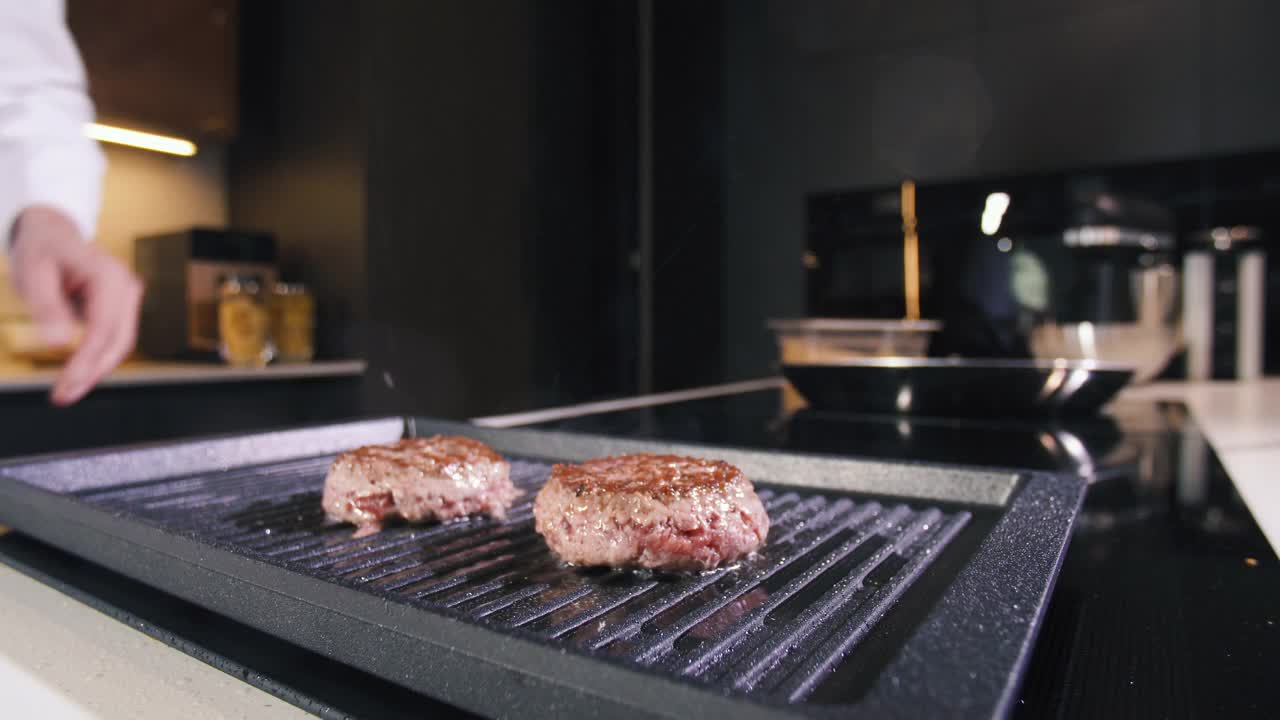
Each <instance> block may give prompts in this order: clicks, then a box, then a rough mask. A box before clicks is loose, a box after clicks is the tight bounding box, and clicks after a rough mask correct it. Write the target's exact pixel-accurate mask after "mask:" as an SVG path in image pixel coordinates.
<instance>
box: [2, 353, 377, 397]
mask: <svg viewBox="0 0 1280 720" xmlns="http://www.w3.org/2000/svg"><path fill="white" fill-rule="evenodd" d="M364 371H365V362H364V361H363V360H322V361H319V362H312V363H300V364H296V365H269V366H267V367H265V368H260V369H259V368H233V367H227V366H225V365H218V364H215V363H172V362H142V361H139V362H130V363H126V364H124V365H123V366H121V367H120V368H118V369H117V370H115V371H114V372H112V373H111V374H110V375H108V376H107V377H106V378H104V379H103V380H102V382H101V383H99V387H102V388H124V387H141V386H150V385H196V384H205V383H225V382H258V381H264V380H292V379H298V378H334V377H348V376H357V375H361V374H363V373H364ZM57 376H58V370H57V369H54V368H39V367H34V366H31V365H21V364H15V363H9V364H4V365H0V393H13V392H30V391H44V390H48V389H49V388H51V387H53V381H54V379H55V378H56V377H57Z"/></svg>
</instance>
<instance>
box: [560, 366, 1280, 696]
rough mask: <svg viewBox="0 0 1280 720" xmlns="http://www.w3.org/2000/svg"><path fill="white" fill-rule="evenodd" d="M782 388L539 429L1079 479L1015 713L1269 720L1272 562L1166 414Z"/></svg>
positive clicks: (1277, 570)
mask: <svg viewBox="0 0 1280 720" xmlns="http://www.w3.org/2000/svg"><path fill="white" fill-rule="evenodd" d="M780 402H781V398H780V394H779V392H778V391H773V390H771V391H763V392H756V393H749V394H743V395H736V396H729V397H722V398H715V399H710V400H699V401H693V402H687V403H680V404H674V405H666V406H661V407H655V408H646V409H641V410H631V411H625V412H617V413H608V414H603V415H595V416H589V417H580V418H574V419H570V420H562V421H558V422H553V423H545V424H542V425H539V426H538V427H543V428H554V429H559V430H573V431H581V432H593V433H608V434H617V435H634V436H641V437H656V438H667V439H675V440H683V441H691V442H700V443H712V444H728V445H747V446H752V447H765V448H776V449H786V450H798V451H804V452H815V453H830V454H840V455H852V456H865V457H876V458H892V459H903V460H912V461H923V462H937V463H957V464H965V465H979V466H991V467H1006V468H1024V469H1036V470H1045V471H1050V472H1060V473H1072V474H1079V475H1082V476H1085V477H1088V478H1089V480H1090V483H1091V484H1090V489H1089V492H1088V495H1087V497H1086V500H1085V505H1084V508H1083V511H1082V514H1081V517H1080V521H1079V524H1078V526H1077V528H1076V530H1075V533H1074V535H1073V538H1072V542H1071V546H1070V548H1069V550H1068V553H1067V557H1066V560H1065V562H1064V565H1063V569H1062V574H1061V576H1060V577H1059V580H1058V584H1057V587H1056V589H1055V591H1054V595H1053V597H1052V600H1051V603H1050V606H1049V611H1048V615H1047V616H1046V619H1045V623H1044V626H1043V628H1042V630H1041V634H1040V637H1039V640H1038V642H1037V645H1036V649H1035V653H1034V656H1033V660H1032V663H1031V666H1030V668H1029V670H1028V674H1027V677H1026V678H1025V680H1024V685H1023V692H1022V695H1021V698H1020V700H1019V703H1018V706H1017V708H1016V709H1015V711H1014V712H1015V715H1016V716H1018V717H1046V716H1048V717H1064V718H1066V717H1071V718H1074V717H1163V718H1183V717H1188V718H1190V717H1214V718H1216V717H1266V716H1274V713H1275V712H1276V708H1278V707H1280V684H1277V683H1275V682H1274V681H1273V679H1272V676H1273V675H1274V670H1273V668H1274V667H1275V662H1276V659H1277V658H1280V602H1277V600H1276V598H1278V597H1280V564H1278V563H1277V558H1276V554H1275V553H1274V552H1273V551H1272V549H1271V547H1270V546H1269V545H1268V543H1267V541H1266V538H1265V537H1264V536H1263V535H1262V533H1261V531H1260V530H1259V528H1258V526H1257V524H1256V523H1255V522H1254V519H1253V516H1252V515H1251V513H1250V512H1249V510H1248V508H1247V507H1246V506H1245V504H1244V502H1243V501H1242V500H1241V498H1240V496H1239V495H1238V494H1237V493H1236V491H1235V488H1234V486H1233V485H1232V483H1231V481H1230V479H1229V478H1228V477H1227V475H1226V473H1225V472H1224V470H1223V468H1222V466H1221V464H1220V463H1219V462H1218V460H1217V458H1216V456H1215V455H1214V453H1213V451H1212V449H1211V448H1210V447H1209V445H1208V443H1207V441H1206V440H1205V437H1204V435H1203V434H1202V433H1201V432H1200V431H1199V430H1198V429H1197V428H1196V426H1195V424H1194V422H1193V421H1192V420H1191V419H1190V418H1189V417H1188V415H1187V412H1186V410H1185V409H1184V408H1183V407H1182V406H1181V405H1177V404H1154V403H1146V402H1143V403H1133V402H1119V403H1116V404H1114V405H1113V406H1112V407H1111V408H1109V410H1108V412H1107V413H1106V414H1105V415H1103V416H1100V417H1095V418H1086V419H1072V420H1069V421H1066V422H1042V423H1035V422H1028V421H1025V420H1018V421H1010V422H1001V421H998V420H994V421H992V420H982V421H978V420H957V419H929V418H911V417H905V416H876V415H840V414H824V413H818V412H812V411H808V410H802V411H799V412H797V413H795V414H794V415H791V416H790V417H787V418H783V417H781V413H780Z"/></svg>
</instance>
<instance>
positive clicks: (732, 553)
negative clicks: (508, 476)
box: [533, 454, 769, 571]
mask: <svg viewBox="0 0 1280 720" xmlns="http://www.w3.org/2000/svg"><path fill="white" fill-rule="evenodd" d="M533 516H534V518H535V520H536V527H537V530H538V533H539V534H541V535H542V537H543V538H545V539H546V541H547V545H549V546H550V547H551V549H552V550H553V551H555V553H556V554H557V555H559V556H560V558H561V559H562V560H564V561H565V562H569V563H572V564H574V565H608V566H612V567H632V568H648V569H651V570H663V571H690V570H694V571H696V570H710V569H712V568H716V567H719V566H721V565H724V564H727V563H732V562H734V561H736V560H738V559H740V558H742V557H744V556H746V555H748V554H750V553H752V552H754V551H755V550H756V549H758V548H759V547H760V546H761V545H762V544H763V543H764V539H765V536H766V535H767V534H768V533H769V516H768V515H766V514H765V511H764V506H763V505H762V504H761V503H760V498H758V497H756V493H755V489H754V488H752V487H751V483H750V482H749V481H748V480H747V479H746V478H745V477H744V476H743V474H742V471H740V470H738V468H736V467H734V466H732V465H730V464H729V463H726V462H721V461H718V460H702V459H699V458H691V457H679V456H676V455H649V454H641V455H623V456H620V457H608V458H601V459H598V460H590V461H588V462H584V463H582V464H579V465H556V466H555V467H553V468H552V469H551V477H550V478H548V479H547V483H546V485H545V486H543V488H542V490H541V491H539V492H538V497H537V499H536V500H535V501H534V504H533Z"/></svg>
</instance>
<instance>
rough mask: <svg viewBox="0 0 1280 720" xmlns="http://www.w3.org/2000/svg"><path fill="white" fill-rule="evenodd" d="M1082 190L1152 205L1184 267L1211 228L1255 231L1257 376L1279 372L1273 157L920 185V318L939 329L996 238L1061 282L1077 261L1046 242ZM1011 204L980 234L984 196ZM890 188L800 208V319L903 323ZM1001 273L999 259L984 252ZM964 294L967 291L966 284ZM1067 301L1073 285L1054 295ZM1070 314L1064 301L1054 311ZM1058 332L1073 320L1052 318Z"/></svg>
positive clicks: (827, 196)
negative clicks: (1168, 221) (803, 261)
mask: <svg viewBox="0 0 1280 720" xmlns="http://www.w3.org/2000/svg"><path fill="white" fill-rule="evenodd" d="M1082 188H1087V189H1094V190H1098V191H1105V192H1108V193H1114V194H1115V195H1118V196H1124V197H1131V198H1140V199H1143V200H1146V201H1150V202H1151V203H1154V204H1156V205H1158V206H1160V207H1162V208H1164V209H1166V210H1167V211H1168V212H1169V213H1171V216H1172V227H1171V228H1170V229H1171V230H1172V232H1173V234H1174V236H1175V238H1176V239H1177V245H1176V249H1175V250H1174V252H1173V253H1172V254H1171V255H1172V260H1173V261H1174V262H1175V264H1176V265H1177V266H1179V267H1181V257H1182V253H1183V252H1184V251H1185V247H1186V242H1187V241H1186V238H1187V236H1188V235H1189V234H1190V233H1192V232H1194V231H1195V230H1200V229H1203V228H1207V227H1214V226H1218V225H1242V224H1243V225H1257V226H1259V227H1261V228H1262V229H1263V232H1264V237H1265V238H1266V240H1265V242H1266V247H1267V250H1268V277H1267V287H1268V293H1267V349H1266V364H1265V367H1266V371H1267V372H1268V373H1269V374H1271V373H1276V372H1280V248H1278V244H1280V151H1276V150H1272V151H1265V152H1257V153H1249V154H1243V155H1227V156H1219V157H1206V158H1194V159H1185V160H1176V161H1167V162H1158V163H1148V164H1135V165H1117V166H1111V167H1096V168H1083V169H1079V170H1068V171H1061V172H1052V173H1044V174H1035V175H1017V176H1005V177H990V178H983V179H974V180H963V181H954V182H937V183H923V184H920V185H919V186H918V187H917V190H916V197H917V200H916V205H917V206H916V211H917V215H918V218H919V234H920V255H921V257H920V272H921V311H922V314H923V315H924V316H925V317H941V316H942V315H943V314H944V310H945V308H944V305H945V304H946V303H947V302H948V301H949V298H952V297H954V292H953V289H954V288H953V287H952V285H953V284H954V283H957V282H962V280H960V279H959V277H960V275H961V274H962V273H961V272H960V271H961V269H962V268H963V267H964V266H965V264H966V263H972V262H974V259H973V258H974V257H975V255H977V254H978V253H975V248H981V249H983V250H984V251H985V250H986V249H987V246H988V245H994V243H996V242H999V241H1000V239H1001V238H1006V237H1007V238H1010V239H1011V242H1013V243H1019V242H1024V241H1026V238H1037V237H1038V238H1041V239H1042V242H1041V245H1040V247H1039V248H1038V252H1040V253H1041V255H1042V256H1044V257H1047V258H1048V260H1049V262H1048V263H1047V264H1049V265H1051V266H1052V272H1054V273H1055V274H1066V275H1069V274H1070V273H1071V272H1072V267H1071V266H1072V263H1073V262H1075V260H1074V256H1073V254H1072V253H1070V252H1066V251H1065V250H1063V251H1059V252H1055V251H1054V250H1053V248H1051V247H1048V246H1047V245H1048V243H1045V242H1043V239H1044V238H1048V237H1060V233H1061V231H1062V229H1063V228H1064V227H1066V226H1068V225H1069V224H1070V215H1071V208H1072V198H1073V197H1075V196H1076V195H1077V194H1078V193H1079V192H1080V190H1081V189H1082ZM992 192H1004V193H1008V194H1009V195H1010V197H1011V198H1012V202H1011V203H1010V208H1009V211H1008V213H1007V214H1006V216H1005V218H1004V221H1003V222H1002V224H1001V227H1000V230H999V232H998V233H997V234H996V235H994V236H991V237H988V236H986V235H984V234H983V233H982V232H981V231H980V229H979V222H980V218H981V215H982V210H983V206H984V204H985V201H986V198H987V196H988V194H990V193H992ZM898 193H899V189H898V188H897V187H880V188H871V189H861V190H851V191H834V192H822V193H815V194H811V195H809V196H808V198H807V203H806V205H807V207H806V218H807V223H808V227H807V234H806V237H807V244H808V250H809V252H810V253H812V255H813V257H812V261H811V262H810V263H809V264H810V266H811V267H810V268H809V270H808V271H807V275H806V310H807V314H808V315H809V316H811V317H874V318H900V317H903V315H904V312H905V303H904V300H903V272H902V220H901V215H900V206H899V195H898ZM983 255H984V256H985V257H986V258H987V259H988V260H991V258H995V260H994V261H993V262H999V255H1000V254H999V253H991V252H985V253H983ZM970 282H972V280H970ZM1057 285H1058V287H1057V288H1056V289H1055V292H1056V293H1057V294H1058V295H1060V296H1061V295H1064V294H1065V295H1069V294H1070V292H1071V290H1070V283H1066V282H1062V283H1057ZM1052 304H1053V306H1054V307H1055V308H1057V309H1058V312H1059V314H1060V315H1061V314H1062V313H1063V312H1066V311H1063V310H1062V308H1064V307H1069V306H1070V298H1069V297H1067V298H1062V297H1059V298H1058V299H1057V301H1056V302H1053V303H1052ZM1058 319H1061V320H1064V321H1070V320H1074V319H1075V318H1072V317H1058Z"/></svg>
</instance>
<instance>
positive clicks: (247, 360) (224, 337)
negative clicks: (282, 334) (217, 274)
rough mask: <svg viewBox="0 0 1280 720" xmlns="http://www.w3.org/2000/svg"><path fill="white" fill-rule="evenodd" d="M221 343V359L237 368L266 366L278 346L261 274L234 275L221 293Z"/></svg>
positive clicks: (223, 286) (219, 332)
mask: <svg viewBox="0 0 1280 720" xmlns="http://www.w3.org/2000/svg"><path fill="white" fill-rule="evenodd" d="M218 344H219V351H220V352H221V354H222V359H223V360H224V361H225V362H226V363H227V364H228V365H233V366H235V367H265V366H266V364H267V363H269V362H271V358H272V356H273V355H274V354H275V349H274V348H273V347H272V343H271V318H270V315H269V313H268V310H267V302H266V294H265V291H264V289H263V287H262V279H261V277H260V276H258V275H231V276H228V277H227V278H226V279H225V280H223V282H222V286H221V289H220V290H219V293H218Z"/></svg>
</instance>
